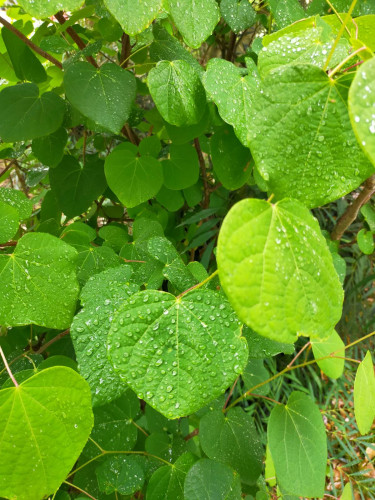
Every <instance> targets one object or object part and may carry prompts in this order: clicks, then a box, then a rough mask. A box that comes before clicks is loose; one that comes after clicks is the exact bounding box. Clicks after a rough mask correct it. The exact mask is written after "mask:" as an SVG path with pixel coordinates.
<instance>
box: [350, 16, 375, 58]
mask: <svg viewBox="0 0 375 500" xmlns="http://www.w3.org/2000/svg"><path fill="white" fill-rule="evenodd" d="M355 24H356V25H357V29H358V39H359V40H360V41H361V42H363V43H364V44H365V45H366V46H367V47H368V48H369V49H371V50H372V51H373V52H374V51H375V40H374V30H375V15H374V14H372V15H368V16H361V17H357V18H356V20H355ZM353 31H354V33H353V34H354V36H355V30H353Z"/></svg>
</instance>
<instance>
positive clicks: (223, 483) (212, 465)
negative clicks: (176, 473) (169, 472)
mask: <svg viewBox="0 0 375 500" xmlns="http://www.w3.org/2000/svg"><path fill="white" fill-rule="evenodd" d="M240 498H241V483H240V478H239V476H238V474H237V473H236V472H235V471H234V470H233V469H231V468H230V467H228V466H227V465H224V464H221V463H219V462H214V461H213V460H208V459H207V458H203V459H202V460H199V461H198V462H197V463H196V464H194V465H193V467H192V468H191V469H190V470H189V472H188V474H187V477H186V480H185V500H213V499H215V500H216V499H217V500H240Z"/></svg>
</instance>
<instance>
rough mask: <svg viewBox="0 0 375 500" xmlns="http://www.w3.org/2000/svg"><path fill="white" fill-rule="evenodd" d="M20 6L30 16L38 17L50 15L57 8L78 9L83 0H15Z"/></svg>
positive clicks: (42, 17) (56, 10)
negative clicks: (62, 0)
mask: <svg viewBox="0 0 375 500" xmlns="http://www.w3.org/2000/svg"><path fill="white" fill-rule="evenodd" d="M17 3H18V4H19V5H21V7H22V8H23V9H24V10H25V11H26V12H28V13H29V14H30V15H31V16H33V17H36V18H38V19H44V18H45V17H51V16H53V15H54V14H56V13H57V12H59V10H62V9H64V10H67V11H72V10H76V9H78V7H80V6H81V5H82V3H83V0H64V3H62V2H61V0H48V1H47V2H46V1H45V0H19V1H18V2H17Z"/></svg>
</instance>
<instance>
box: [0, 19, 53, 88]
mask: <svg viewBox="0 0 375 500" xmlns="http://www.w3.org/2000/svg"><path fill="white" fill-rule="evenodd" d="M1 36H2V37H3V41H4V43H5V46H6V48H7V51H8V55H9V58H10V60H11V61H12V65H13V68H14V72H15V73H16V75H17V77H18V78H19V79H20V80H29V81H30V82H34V83H41V82H44V81H45V80H47V73H46V70H45V69H44V67H43V65H42V63H41V62H40V61H39V59H38V58H37V57H36V56H35V54H34V53H33V52H32V50H31V49H30V48H29V47H28V46H27V45H26V44H25V43H24V42H23V41H22V40H21V39H20V38H18V36H17V35H15V34H14V33H12V31H10V30H9V29H8V28H6V27H4V28H2V30H1Z"/></svg>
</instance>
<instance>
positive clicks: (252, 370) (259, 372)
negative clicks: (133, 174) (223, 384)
mask: <svg viewBox="0 0 375 500" xmlns="http://www.w3.org/2000/svg"><path fill="white" fill-rule="evenodd" d="M241 377H242V380H243V383H244V389H245V390H246V391H251V393H252V394H261V395H263V396H264V395H266V394H268V392H269V385H268V384H266V383H265V382H266V381H267V380H268V379H269V378H270V373H269V371H268V370H267V368H266V367H265V366H264V362H263V360H262V359H251V358H250V359H249V362H248V363H247V365H246V368H245V370H244V372H243V374H242V375H241ZM258 385H260V387H256V386H258ZM254 387H255V389H254Z"/></svg>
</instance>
